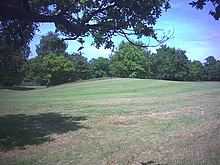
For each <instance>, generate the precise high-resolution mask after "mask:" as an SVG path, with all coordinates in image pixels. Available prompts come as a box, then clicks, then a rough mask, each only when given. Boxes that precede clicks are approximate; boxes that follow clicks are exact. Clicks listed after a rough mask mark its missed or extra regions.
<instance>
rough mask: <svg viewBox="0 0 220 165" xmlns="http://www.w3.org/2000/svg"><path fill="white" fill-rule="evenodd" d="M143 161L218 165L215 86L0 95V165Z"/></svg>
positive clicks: (81, 87)
mask: <svg viewBox="0 0 220 165" xmlns="http://www.w3.org/2000/svg"><path fill="white" fill-rule="evenodd" d="M147 162H148V164H150V163H152V164H187V165H188V164H216V165H217V164H220V82H172V81H160V80H139V79H107V80H98V81H89V82H82V83H70V84H65V85H60V86H56V87H50V88H41V89H35V90H32V89H29V90H25V89H23V88H17V89H15V90H13V89H0V164H22V165H23V164H27V165H29V164H36V165H38V164H42V165H45V164H51V165H56V164H59V165H64V164H65V165H66V164H70V165H71V164H77V165H78V164H82V165H87V164H98V165H99V164H113V165H115V164H119V165H121V164H122V165H129V164H130V165H131V164H137V165H138V164H141V163H142V164H143V163H145V164H147ZM153 162H154V163H153Z"/></svg>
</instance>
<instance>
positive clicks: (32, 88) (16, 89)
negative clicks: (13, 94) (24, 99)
mask: <svg viewBox="0 0 220 165" xmlns="http://www.w3.org/2000/svg"><path fill="white" fill-rule="evenodd" d="M0 89H7V90H15V91H30V90H35V89H36V88H34V87H0Z"/></svg>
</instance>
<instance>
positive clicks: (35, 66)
mask: <svg viewBox="0 0 220 165" xmlns="http://www.w3.org/2000/svg"><path fill="white" fill-rule="evenodd" d="M25 71H26V77H25V81H32V82H34V83H36V84H40V85H48V86H50V85H58V84H62V83H66V82H70V81H72V73H73V72H74V71H75V65H74V64H73V62H72V61H71V60H70V59H69V58H68V57H66V56H63V55H54V54H50V55H47V56H39V57H36V58H34V59H31V60H29V61H28V64H27V65H26V67H25Z"/></svg>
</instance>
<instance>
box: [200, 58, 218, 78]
mask: <svg viewBox="0 0 220 165" xmlns="http://www.w3.org/2000/svg"><path fill="white" fill-rule="evenodd" d="M219 63H220V61H217V60H216V59H215V57H214V56H209V57H207V58H206V59H205V63H204V66H205V80H211V81H213V80H220V79H219V77H220V76H219V75H220V65H219Z"/></svg>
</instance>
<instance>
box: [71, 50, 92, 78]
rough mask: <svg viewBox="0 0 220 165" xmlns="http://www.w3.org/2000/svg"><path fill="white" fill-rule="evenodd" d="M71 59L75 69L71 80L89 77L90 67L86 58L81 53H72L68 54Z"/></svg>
mask: <svg viewBox="0 0 220 165" xmlns="http://www.w3.org/2000/svg"><path fill="white" fill-rule="evenodd" d="M69 58H70V59H71V61H72V62H73V63H74V65H75V68H76V69H75V71H74V72H73V80H86V79H89V78H90V68H89V63H88V61H87V58H86V57H84V56H83V55H82V54H78V53H75V54H72V55H70V56H69Z"/></svg>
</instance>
